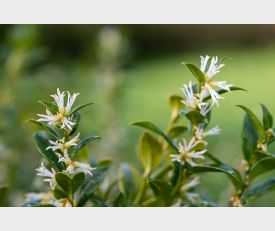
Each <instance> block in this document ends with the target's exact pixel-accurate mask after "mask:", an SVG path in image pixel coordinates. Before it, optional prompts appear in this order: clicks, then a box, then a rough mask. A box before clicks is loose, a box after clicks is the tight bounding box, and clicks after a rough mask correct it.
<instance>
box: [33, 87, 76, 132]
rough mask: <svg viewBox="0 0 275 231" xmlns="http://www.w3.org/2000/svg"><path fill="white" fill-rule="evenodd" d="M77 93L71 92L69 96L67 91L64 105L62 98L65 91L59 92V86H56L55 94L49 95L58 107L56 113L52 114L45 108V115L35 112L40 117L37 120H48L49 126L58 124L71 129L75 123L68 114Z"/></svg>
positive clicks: (62, 127)
mask: <svg viewBox="0 0 275 231" xmlns="http://www.w3.org/2000/svg"><path fill="white" fill-rule="evenodd" d="M78 95H79V93H73V95H72V96H71V94H70V92H68V91H67V97H68V99H67V103H66V105H65V104H64V98H65V96H66V93H65V92H60V90H59V88H57V94H54V95H51V97H53V99H54V101H55V103H56V105H57V107H58V110H57V111H56V114H53V113H52V112H50V111H49V109H46V115H45V114H37V115H38V116H39V117H41V118H40V119H38V120H37V121H39V122H48V123H49V125H51V126H52V125H53V126H60V128H61V129H68V130H69V131H71V130H72V126H73V125H75V123H74V122H72V116H70V113H71V109H72V106H73V104H74V101H75V99H76V97H77V96H78Z"/></svg>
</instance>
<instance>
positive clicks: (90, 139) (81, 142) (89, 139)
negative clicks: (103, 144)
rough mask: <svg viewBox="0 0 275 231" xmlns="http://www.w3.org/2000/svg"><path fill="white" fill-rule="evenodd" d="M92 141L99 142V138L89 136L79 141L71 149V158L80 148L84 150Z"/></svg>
mask: <svg viewBox="0 0 275 231" xmlns="http://www.w3.org/2000/svg"><path fill="white" fill-rule="evenodd" d="M93 140H100V137H99V136H89V137H87V138H85V139H83V140H81V141H80V142H79V143H78V144H77V145H76V146H75V147H74V149H73V151H72V153H71V157H74V156H75V155H76V154H77V153H78V152H79V151H80V150H81V149H82V148H84V147H85V146H86V145H87V144H88V143H89V142H91V141H93Z"/></svg>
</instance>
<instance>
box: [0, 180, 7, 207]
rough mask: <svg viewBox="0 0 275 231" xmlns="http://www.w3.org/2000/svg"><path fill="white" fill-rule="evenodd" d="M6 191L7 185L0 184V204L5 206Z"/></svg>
mask: <svg viewBox="0 0 275 231" xmlns="http://www.w3.org/2000/svg"><path fill="white" fill-rule="evenodd" d="M7 193H8V186H7V185H5V186H1V187H0V206H3V207H4V206H7V204H6V199H7Z"/></svg>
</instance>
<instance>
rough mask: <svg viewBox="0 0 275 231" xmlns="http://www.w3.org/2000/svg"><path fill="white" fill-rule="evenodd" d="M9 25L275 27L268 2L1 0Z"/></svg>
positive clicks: (0, 19)
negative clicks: (272, 25)
mask: <svg viewBox="0 0 275 231" xmlns="http://www.w3.org/2000/svg"><path fill="white" fill-rule="evenodd" d="M0 9H1V13H0V22H1V23H10V24H18V23H21V24H28V23H30V24H33V23H35V24H47V23H67V24H71V23H75V24H78V23H80V24H84V23H93V24H126V23H129V24H133V23H135V24H143V23H147V24H148V23H152V24H155V23H158V24H170V23H171V24H175V23H180V24H182V23H185V24H189V23H195V24H212V23H214V24H217V23H218V24H224V23H244V24H246V23H275V14H274V1H271V0H261V1H256V0H165V1H164V0H77V1H76V0H74V1H73V0H47V1H42V0H2V1H1V8H0Z"/></svg>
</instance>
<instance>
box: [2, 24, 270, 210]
mask: <svg viewBox="0 0 275 231" xmlns="http://www.w3.org/2000/svg"><path fill="white" fill-rule="evenodd" d="M206 54H208V55H219V56H228V57H231V58H232V59H231V60H228V61H227V63H226V67H225V68H224V69H223V71H222V72H221V73H220V74H219V75H217V77H216V78H217V79H219V80H227V81H228V82H229V83H233V84H234V85H235V86H239V87H243V88H245V89H247V90H248V92H232V93H230V94H227V95H226V99H225V100H223V101H222V102H221V104H220V107H219V108H217V109H215V113H213V117H212V122H211V124H212V125H213V126H214V125H216V124H219V125H220V127H221V128H222V133H221V135H220V136H217V137H213V138H210V139H209V141H210V147H209V149H210V150H211V153H213V154H214V155H216V156H217V157H219V158H220V159H222V160H223V161H224V162H226V163H228V164H231V165H233V166H234V167H235V168H238V169H239V168H241V166H240V160H241V159H242V155H241V139H240V137H241V129H242V120H243V115H244V113H243V112H242V111H241V110H240V109H239V108H237V107H236V106H235V105H237V104H242V105H246V106H248V107H250V108H251V109H252V110H253V111H255V112H256V113H257V114H258V115H260V106H259V103H264V104H265V105H266V106H268V108H269V109H270V111H271V112H272V113H273V115H275V102H274V97H275V91H274V90H273V89H274V84H275V26H274V25H2V26H0V111H1V114H0V185H3V184H7V185H9V186H10V187H9V190H10V194H9V195H10V196H9V198H8V201H7V204H6V205H8V206H20V205H21V204H22V202H23V200H24V194H25V193H26V192H30V191H32V190H33V189H34V188H35V187H37V185H36V184H37V181H36V180H35V170H34V169H35V168H36V167H37V166H38V165H39V162H40V160H41V157H40V155H39V153H38V152H37V151H36V148H35V146H34V142H33V140H32V133H33V132H34V131H35V130H37V129H38V128H37V127H36V126H35V125H33V124H30V123H27V122H25V121H26V120H27V119H30V118H37V116H36V114H37V113H44V108H43V107H42V106H41V105H40V104H39V103H37V101H38V100H40V99H45V100H47V99H49V95H50V94H52V93H54V92H55V91H56V88H58V87H59V88H60V89H61V90H70V91H72V92H80V93H81V94H80V96H79V97H78V99H77V102H78V103H85V102H90V101H92V102H94V103H95V105H94V106H92V107H90V108H87V109H84V110H83V112H82V122H81V126H80V130H81V131H82V135H83V136H87V135H99V136H101V137H102V140H101V142H100V143H95V144H93V145H91V146H90V153H91V155H92V156H93V157H96V158H99V159H100V158H103V157H105V156H112V157H113V159H114V162H115V164H119V163H121V162H130V163H133V164H135V165H136V166H137V168H141V166H140V165H139V164H138V163H137V144H138V141H139V135H140V134H141V130H140V129H138V128H135V127H131V126H129V123H131V122H134V121H137V120H150V121H153V122H155V123H156V124H157V125H159V126H160V127H161V128H163V129H165V126H166V123H167V121H168V119H169V116H170V111H169V108H168V104H167V96H168V95H169V94H171V93H176V94H181V92H180V90H179V88H180V87H181V85H182V84H183V83H187V82H188V81H189V80H190V79H192V76H191V75H190V73H189V72H188V71H187V70H186V69H185V68H184V67H183V66H181V65H180V63H181V62H182V61H189V62H194V63H196V64H198V63H199V61H200V58H199V56H200V55H206ZM274 151H275V149H274ZM274 174H275V173H274V172H271V173H269V175H274ZM263 177H267V175H265V176H263ZM259 180H260V179H259ZM33 182H34V183H33ZM200 189H201V190H202V191H203V192H204V193H206V194H208V195H209V198H210V199H212V200H214V201H215V202H218V203H221V205H226V201H227V200H228V199H229V196H230V193H231V190H232V186H231V185H230V182H229V180H228V179H227V178H226V176H223V175H219V174H218V175H215V174H214V175H213V174H205V175H203V177H202V184H201V186H200ZM252 205H254V206H258V205H262V206H275V194H274V193H273V194H272V193H270V194H268V195H266V196H264V197H262V198H261V199H259V200H257V201H255V203H254V204H252Z"/></svg>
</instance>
